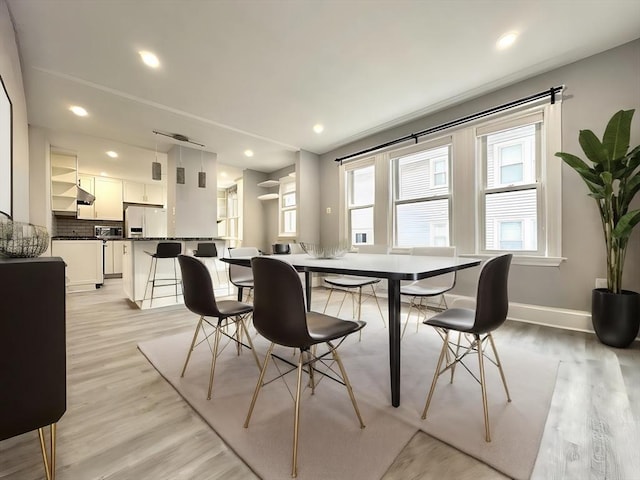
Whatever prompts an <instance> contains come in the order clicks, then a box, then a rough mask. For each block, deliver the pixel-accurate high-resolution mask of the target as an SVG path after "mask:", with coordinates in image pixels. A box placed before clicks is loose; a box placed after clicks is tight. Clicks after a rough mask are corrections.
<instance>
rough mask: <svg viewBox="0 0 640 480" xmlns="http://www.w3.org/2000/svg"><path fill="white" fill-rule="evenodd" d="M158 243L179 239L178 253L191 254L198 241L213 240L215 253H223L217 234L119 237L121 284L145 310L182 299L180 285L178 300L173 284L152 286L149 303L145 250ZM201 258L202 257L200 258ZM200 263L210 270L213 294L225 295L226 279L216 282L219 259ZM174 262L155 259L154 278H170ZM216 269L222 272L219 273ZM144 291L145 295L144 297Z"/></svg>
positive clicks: (148, 260) (148, 263) (148, 261)
mask: <svg viewBox="0 0 640 480" xmlns="http://www.w3.org/2000/svg"><path fill="white" fill-rule="evenodd" d="M160 242H180V243H181V244H182V253H183V254H184V255H193V250H195V249H197V248H198V243H199V242H215V243H216V246H217V248H218V255H220V256H222V255H223V254H224V252H226V242H225V240H222V239H220V238H217V237H163V238H140V237H139V238H126V239H124V240H123V255H122V285H123V288H124V292H125V294H126V296H127V297H128V298H129V300H131V301H132V302H133V303H134V304H135V305H136V306H137V307H138V308H140V309H148V308H152V307H153V308H156V307H164V306H169V305H177V304H181V303H183V302H184V300H183V298H182V294H181V293H180V292H181V287H180V286H179V287H178V292H179V293H180V294H179V295H178V299H177V300H176V297H175V295H174V292H175V290H174V289H175V287H174V286H173V285H171V286H161V285H156V288H155V295H156V296H157V297H156V298H154V299H153V305H151V301H150V298H149V297H150V295H151V287H150V286H149V288H147V285H148V284H149V272H150V268H151V260H152V257H151V255H150V254H149V253H153V252H155V251H156V247H157V245H158V243H160ZM203 260H205V259H203ZM206 260H207V261H206V262H204V263H205V265H206V266H207V268H209V270H210V272H211V273H212V280H213V279H215V280H218V282H217V284H214V288H215V292H216V295H221V296H222V295H229V294H230V293H231V292H230V291H229V284H228V282H227V281H224V282H222V281H220V280H219V278H224V277H226V275H225V274H224V273H225V272H224V270H225V267H224V265H223V264H222V262H219V261H218V260H217V259H213V258H212V259H206ZM173 268H174V262H173V259H159V261H158V263H157V267H156V272H155V273H156V278H157V279H158V280H161V279H163V278H165V279H169V278H174V277H175V275H174V271H173ZM219 268H221V269H222V272H219V271H218V270H219ZM176 274H177V276H178V277H180V267H179V265H177V261H176ZM145 290H147V292H146V293H147V297H146V298H145Z"/></svg>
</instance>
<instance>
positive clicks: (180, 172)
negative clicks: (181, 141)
mask: <svg viewBox="0 0 640 480" xmlns="http://www.w3.org/2000/svg"><path fill="white" fill-rule="evenodd" d="M178 151H179V152H180V154H179V160H178V167H177V168H176V183H177V184H179V185H184V182H185V178H184V167H183V166H182V145H178Z"/></svg>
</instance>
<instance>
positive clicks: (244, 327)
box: [238, 318, 262, 370]
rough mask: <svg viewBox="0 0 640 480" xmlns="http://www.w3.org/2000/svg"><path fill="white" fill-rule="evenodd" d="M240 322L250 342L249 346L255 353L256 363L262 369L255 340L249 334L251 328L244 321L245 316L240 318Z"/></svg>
mask: <svg viewBox="0 0 640 480" xmlns="http://www.w3.org/2000/svg"><path fill="white" fill-rule="evenodd" d="M238 322H239V323H240V328H242V329H243V330H244V333H245V335H246V337H247V343H248V344H249V347H251V353H253V358H254V359H255V361H256V365H258V370H262V365H260V360H259V359H258V354H257V353H256V349H255V348H254V347H253V342H252V341H251V335H249V330H248V329H247V326H246V325H245V323H244V318H240V319H239V320H238Z"/></svg>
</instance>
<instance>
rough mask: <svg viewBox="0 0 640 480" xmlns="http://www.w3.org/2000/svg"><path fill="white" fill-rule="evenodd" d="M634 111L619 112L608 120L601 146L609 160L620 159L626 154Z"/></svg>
mask: <svg viewBox="0 0 640 480" xmlns="http://www.w3.org/2000/svg"><path fill="white" fill-rule="evenodd" d="M634 111H635V110H620V111H618V112H616V113H615V114H614V115H613V117H611V120H609V123H608V124H607V128H606V129H605V131H604V136H603V137H602V146H603V147H604V149H605V150H606V151H607V153H608V154H609V160H615V159H617V158H622V157H624V156H625V155H626V154H627V150H629V137H630V132H631V119H632V118H633V112H634Z"/></svg>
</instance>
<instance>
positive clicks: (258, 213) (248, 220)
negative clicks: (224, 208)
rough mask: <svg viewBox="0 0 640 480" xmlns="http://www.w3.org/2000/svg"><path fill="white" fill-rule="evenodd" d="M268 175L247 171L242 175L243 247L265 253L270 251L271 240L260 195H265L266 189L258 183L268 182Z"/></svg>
mask: <svg viewBox="0 0 640 480" xmlns="http://www.w3.org/2000/svg"><path fill="white" fill-rule="evenodd" d="M267 178H268V177H267V174H266V173H263V172H257V171H255V170H250V169H246V170H244V172H243V173H242V180H243V181H242V184H243V187H242V188H243V195H242V201H243V205H242V225H243V227H242V228H243V233H242V245H241V246H243V247H256V248H258V249H260V250H262V251H263V252H268V251H269V246H270V244H269V240H268V238H267V229H266V228H265V216H264V208H263V205H262V203H263V202H261V201H260V200H258V195H262V194H263V193H265V189H264V188H261V187H258V183H260V182H264V181H265V180H267Z"/></svg>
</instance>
